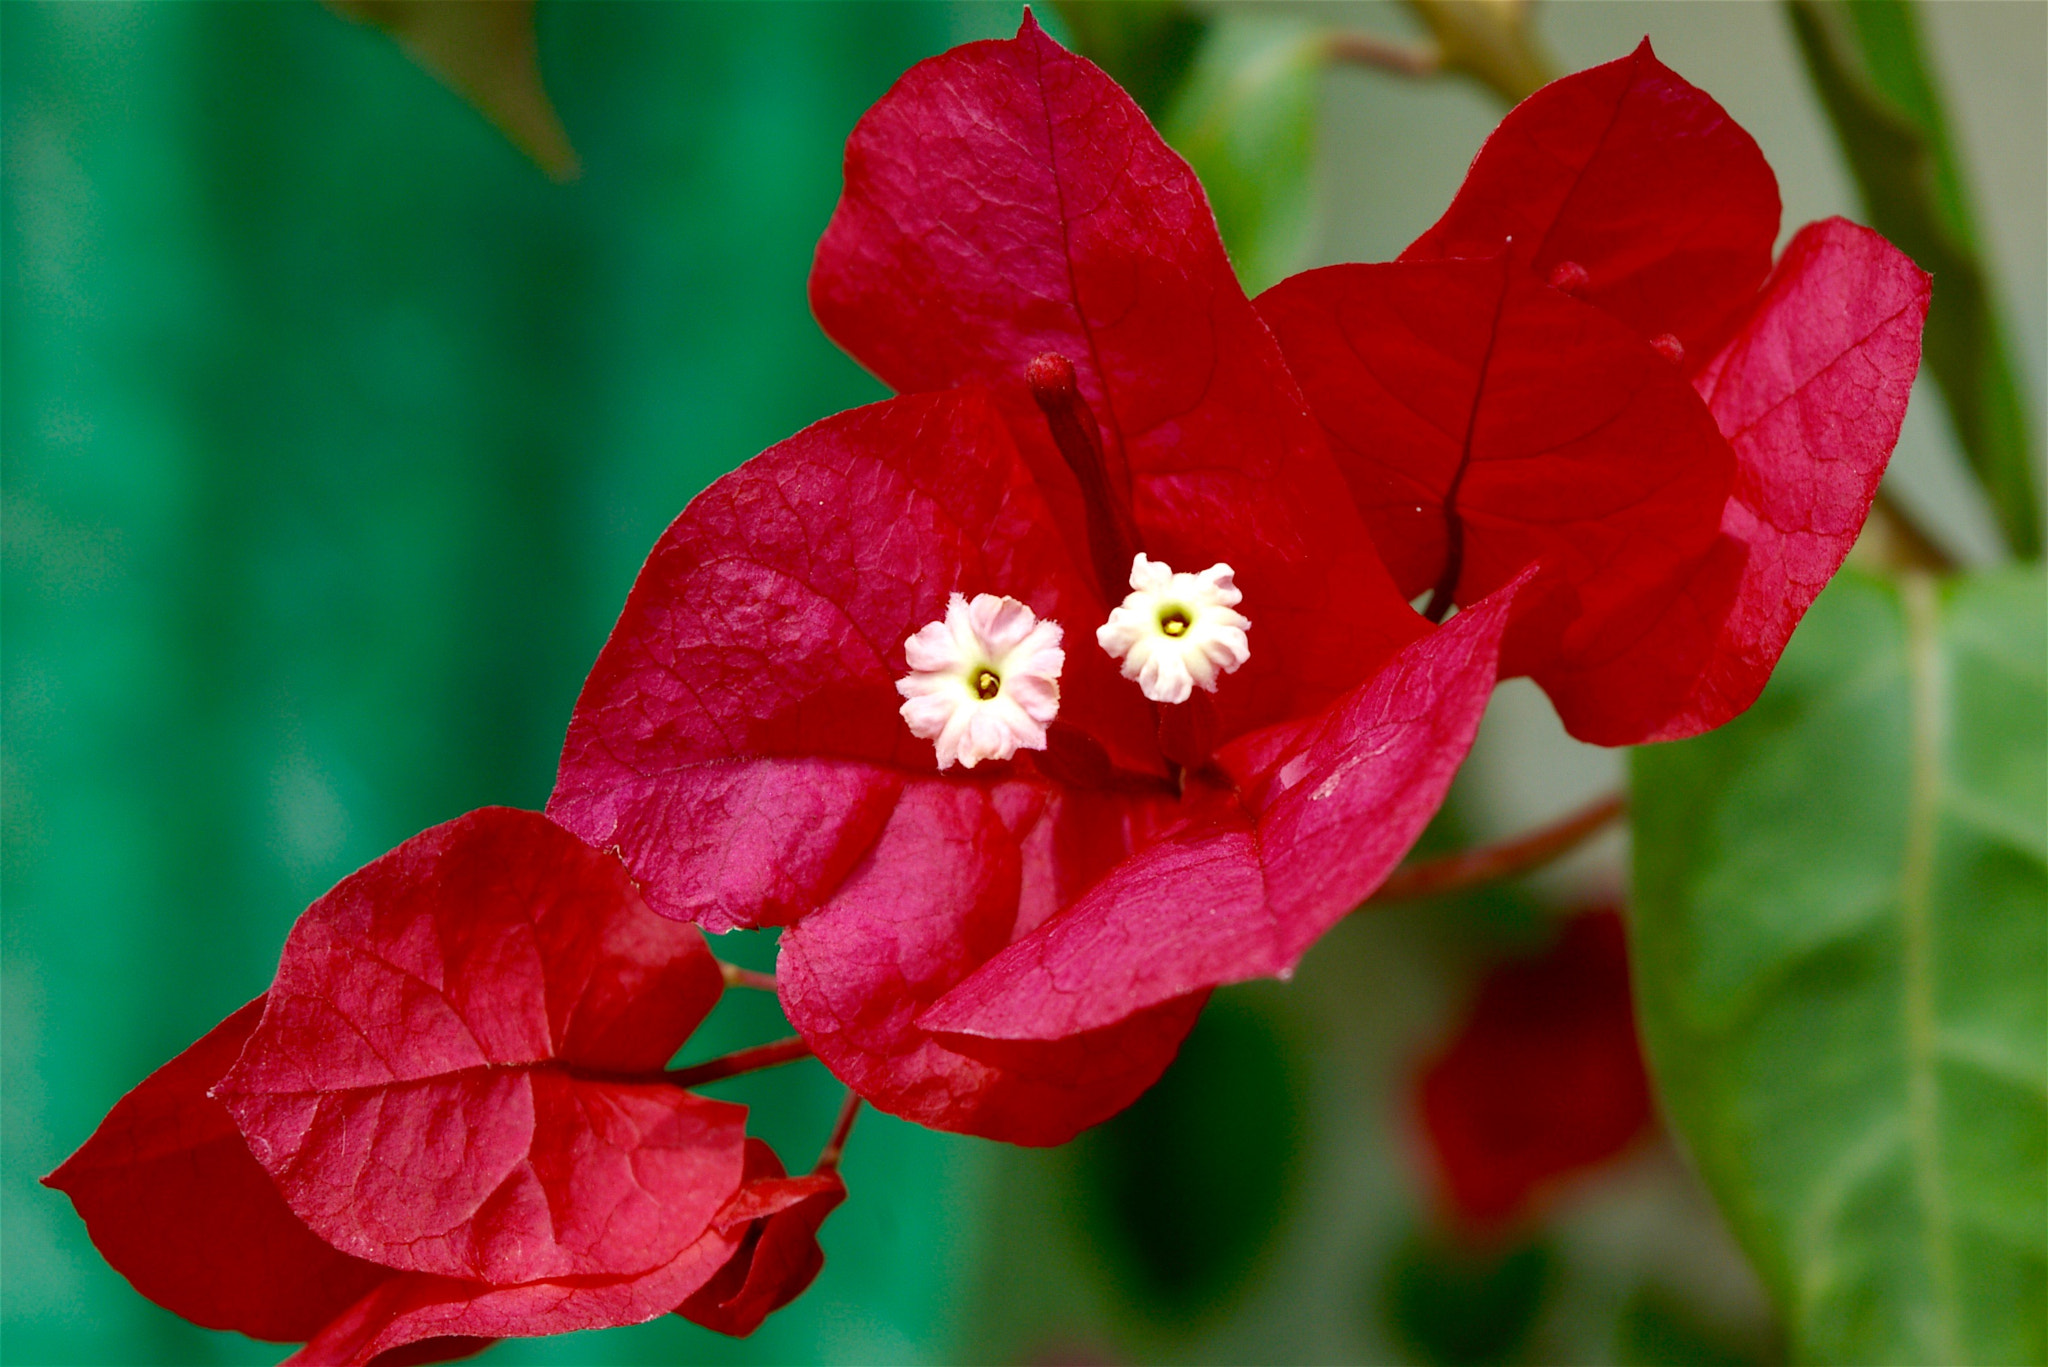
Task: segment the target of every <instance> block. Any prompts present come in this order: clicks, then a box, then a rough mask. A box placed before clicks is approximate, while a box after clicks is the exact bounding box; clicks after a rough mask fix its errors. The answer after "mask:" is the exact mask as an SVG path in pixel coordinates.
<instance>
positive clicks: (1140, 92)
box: [1055, 0, 1210, 120]
mask: <svg viewBox="0 0 2048 1367" xmlns="http://www.w3.org/2000/svg"><path fill="white" fill-rule="evenodd" d="M1055 12H1056V13H1057V14H1058V16H1059V18H1060V20H1061V22H1062V23H1063V24H1064V26H1065V28H1066V30H1067V32H1066V37H1067V39H1068V45H1069V46H1071V47H1072V48H1073V49H1074V50H1075V51H1076V52H1078V53H1080V54H1081V55H1082V56H1083V57H1086V58H1087V59H1088V60H1089V61H1091V62H1093V63H1095V64H1096V65H1097V66H1099V67H1101V68H1102V69H1103V70H1104V71H1107V72H1108V73H1109V74H1110V76H1111V77H1113V78H1114V79H1115V80H1116V83H1117V84H1118V85H1120V86H1122V87H1123V88H1124V89H1125V90H1126V91H1127V92H1129V94H1130V97H1131V98H1132V99H1134V100H1136V101H1137V102H1138V107H1139V108H1140V109H1142V110H1144V111H1145V113H1146V114H1148V115H1149V116H1151V117H1152V118H1153V119H1155V120H1156V119H1158V118H1159V117H1160V116H1161V115H1162V114H1164V113H1165V112H1166V106H1167V103H1168V102H1169V101H1170V100H1172V98H1173V97H1174V95H1175V93H1176V92H1178V91H1179V89H1180V87H1181V83H1182V82H1183V81H1184V80H1186V78H1187V74H1188V68H1189V67H1190V66H1191V65H1192V64H1193V62H1194V60H1195V51H1196V49H1197V48H1199V47H1200V46H1201V44H1202V38H1203V36H1204V35H1205V34H1206V33H1208V31H1209V26H1210V21H1209V18H1208V16H1207V15H1206V14H1204V13H1203V12H1202V11H1200V10H1197V9H1196V8H1195V7H1194V6H1192V5H1190V4H1188V3H1187V0H1056V3H1055Z"/></svg>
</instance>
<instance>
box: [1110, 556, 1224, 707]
mask: <svg viewBox="0 0 2048 1367" xmlns="http://www.w3.org/2000/svg"><path fill="white" fill-rule="evenodd" d="M1235 576H1236V571H1234V570H1233V569H1231V567H1230V566H1229V565H1226V564H1217V565H1211V566H1210V567H1209V568H1208V569H1206V570H1203V571H1202V572H1201V573H1200V574H1176V573H1174V572H1173V569H1172V567H1171V566H1169V565H1167V564H1166V563H1165V562H1163V561H1159V560H1151V559H1148V558H1147V557H1146V556H1145V555H1144V554H1143V552H1140V553H1139V555H1138V556H1137V558H1136V559H1135V560H1133V561H1132V562H1131V592H1130V593H1129V595H1127V596H1126V597H1125V598H1124V601H1123V602H1121V603H1119V604H1118V605H1117V606H1116V607H1114V608H1112V609H1111V610H1110V614H1109V620H1108V621H1107V622H1104V623H1103V624H1102V625H1101V626H1100V627H1098V628H1097V629H1096V632H1095V641H1096V644H1098V645H1100V646H1101V647H1102V649H1103V650H1104V651H1105V652H1106V653H1107V654H1108V655H1109V656H1110V658H1111V659H1115V660H1121V661H1122V662H1123V672H1124V677H1125V678H1127V679H1135V680H1137V682H1138V687H1139V689H1140V690H1141V691H1142V692H1143V693H1144V694H1145V696H1146V697H1147V698H1150V699H1151V700H1152V701H1153V702H1163V703H1178V702H1186V701H1187V700H1188V698H1189V697H1190V696H1192V695H1193V692H1194V690H1195V689H1196V688H1198V687H1199V688H1201V689H1203V690H1204V691H1206V692H1210V693H1214V692H1215V691H1216V685H1217V682H1218V680H1220V679H1221V678H1222V676H1223V675H1225V674H1230V673H1235V672H1236V671H1237V670H1238V669H1239V668H1241V667H1242V666H1243V664H1244V662H1245V661H1246V660H1249V659H1250V658H1251V642H1250V640H1249V639H1248V638H1247V637H1246V636H1245V631H1246V630H1247V629H1248V628H1249V627H1250V626H1251V623H1250V622H1249V621H1248V620H1246V618H1245V617H1244V615H1243V614H1242V613H1240V612H1238V611H1237V605H1238V604H1239V603H1240V602H1242V601H1243V600H1244V593H1243V591H1242V590H1241V589H1239V588H1238V587H1237V581H1236V577H1235ZM1169 624H1171V625H1173V626H1174V627H1176V628H1177V629H1178V630H1177V632H1176V631H1169V630H1168V626H1169Z"/></svg>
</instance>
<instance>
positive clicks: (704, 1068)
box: [662, 1035, 811, 1087]
mask: <svg viewBox="0 0 2048 1367" xmlns="http://www.w3.org/2000/svg"><path fill="white" fill-rule="evenodd" d="M810 1056H811V1046H810V1045H808V1044H806V1043H804V1038H803V1036H802V1035H791V1036H790V1037H789V1038H788V1039H779V1040H775V1041H773V1042H772V1043H769V1044H757V1045H755V1046H754V1047H753V1048H751V1049H741V1050H739V1051H738V1052H736V1053H731V1054H724V1055H721V1056H720V1057H718V1058H715V1059H711V1060H709V1061H707V1062H704V1063H694V1064H691V1065H690V1066H689V1067H688V1068H671V1069H669V1070H668V1071H667V1072H666V1073H663V1074H662V1079H663V1080H664V1081H666V1082H671V1083H674V1084H675V1085H676V1086H678V1087H697V1086H701V1085H702V1084H704V1083H706V1082H716V1081H718V1080H719V1079H720V1078H728V1077H738V1076H739V1075H740V1074H741V1073H754V1072H759V1071H760V1070H761V1069H763V1068H773V1067H775V1066H776V1065H777V1064H782V1063H794V1062H796V1061H797V1060H798V1059H800V1058H809V1057H810Z"/></svg>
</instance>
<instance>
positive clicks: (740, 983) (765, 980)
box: [718, 959, 775, 992]
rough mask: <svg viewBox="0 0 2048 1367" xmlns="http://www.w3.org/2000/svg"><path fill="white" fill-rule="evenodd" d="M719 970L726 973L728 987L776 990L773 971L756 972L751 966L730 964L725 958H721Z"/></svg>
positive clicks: (760, 990)
mask: <svg viewBox="0 0 2048 1367" xmlns="http://www.w3.org/2000/svg"><path fill="white" fill-rule="evenodd" d="M718 971H719V972H720V973H722V974H724V975H725V985H726V986H727V987H751V988H753V989H754V990H755V991H757V992H773V991H774V990H775V975H774V974H773V973H756V972H755V971H754V970H753V969H751V968H741V967H740V966H739V965H738V964H729V963H726V962H725V961H724V960H723V959H721V960H719V963H718Z"/></svg>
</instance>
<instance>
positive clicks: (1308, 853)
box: [919, 577, 1526, 1043]
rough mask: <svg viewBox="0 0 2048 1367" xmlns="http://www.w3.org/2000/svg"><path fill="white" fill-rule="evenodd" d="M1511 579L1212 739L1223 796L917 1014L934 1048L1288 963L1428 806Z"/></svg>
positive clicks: (1113, 1013) (1112, 1018)
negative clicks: (1331, 701) (1409, 641)
mask: <svg viewBox="0 0 2048 1367" xmlns="http://www.w3.org/2000/svg"><path fill="white" fill-rule="evenodd" d="M1525 578H1526V577H1525ZM1522 582H1523V581H1517V583H1516V584H1514V585H1511V586H1510V587H1509V588H1508V589H1507V590H1506V591H1505V592H1503V593H1502V594H1501V595H1499V596H1498V597H1496V598H1494V599H1491V600H1489V601H1487V602H1485V603H1483V604H1481V605H1480V606H1479V607H1477V608H1474V609H1473V610H1471V611H1470V612H1464V613H1460V614H1459V615H1458V616H1457V617H1455V618H1453V619H1452V621H1451V622H1450V623H1449V624H1447V625H1446V626H1445V627H1444V628H1443V629H1442V630H1440V631H1438V632H1436V633H1435V634H1434V635H1432V636H1429V637H1428V638H1426V639H1424V640H1421V641H1418V642H1416V643H1415V644H1413V645H1411V646H1408V647H1407V648H1406V649H1405V650H1403V651H1402V652H1401V654H1400V655H1398V656H1397V657H1396V658H1395V660H1394V662H1393V663H1392V664H1391V665H1390V666H1388V667H1387V668H1386V669H1385V670H1383V671H1381V672H1380V673H1379V674H1378V675H1376V676H1375V677H1374V678H1373V679H1372V680H1371V681H1369V682H1368V683H1366V684H1364V685H1361V686H1360V687H1359V688H1358V689H1357V690H1356V691H1354V692H1353V693H1352V694H1351V695H1350V696H1349V697H1347V698H1345V699H1344V700H1342V701H1341V702H1339V703H1338V704H1337V705H1336V706H1334V707H1332V708H1331V709H1329V711H1328V712H1327V713H1325V714H1323V715H1321V716H1318V717H1315V718H1312V719H1308V720H1306V721H1304V722H1300V723H1294V724H1290V725H1287V726H1283V727H1276V728H1273V729H1272V730H1271V731H1268V732H1262V733H1259V734H1256V735H1254V736H1251V737H1247V738H1246V739H1245V740H1244V741H1242V742H1240V743H1239V744H1238V745H1237V746H1235V747H1233V748H1232V749H1230V750H1226V751H1225V752H1224V754H1223V756H1222V761H1223V764H1224V767H1225V768H1226V769H1227V770H1228V771H1229V772H1230V773H1231V774H1232V776H1233V777H1235V778H1237V780H1238V795H1237V796H1235V797H1233V798H1232V799H1230V800H1228V801H1219V802H1218V803H1216V804H1214V806H1213V807H1212V808H1211V810H1210V811H1209V812H1208V813H1206V814H1205V815H1204V817H1203V818H1201V819H1199V820H1197V821H1191V822H1190V823H1189V825H1188V827H1187V829H1186V830H1185V831H1183V832H1181V833H1179V834H1176V835H1173V836H1170V837H1169V838H1167V839H1164V840H1161V841H1160V842H1158V843H1157V844H1154V845H1152V846H1150V847H1149V848H1147V849H1146V850H1144V851H1143V852H1142V853H1140V854H1138V855H1137V856H1136V857H1134V858H1132V859H1130V860H1127V861H1125V862H1124V863H1123V864H1121V865H1120V866H1118V868H1117V869H1116V870H1115V871H1114V872H1113V873H1111V874H1110V875H1109V876H1108V877H1107V878H1105V879H1103V880H1102V881H1101V882H1099V883H1097V884H1096V885H1095V886H1094V887H1093V888H1091V889H1090V890H1089V891H1088V892H1087V894H1086V895H1084V896H1083V897H1082V898H1080V899H1079V900H1078V901H1076V902H1075V903H1074V904H1073V905H1072V906H1070V907H1069V908H1068V909H1067V910H1065V911H1064V912H1062V913H1061V914H1060V915H1059V916H1057V917H1055V918H1054V919H1053V920H1052V921H1051V922H1049V923H1048V924H1047V925H1046V926H1045V927H1044V928H1043V929H1042V930H1040V931H1039V932H1038V933H1037V934H1035V935H1033V936H1031V937H1029V938H1027V939H1025V940H1023V941H1020V942H1019V943H1018V944H1016V945H1014V946H1012V947H1011V948H1009V949H1007V950H1005V951H1004V952H1003V953H1002V954H1000V955H997V956H996V957H995V958H993V959H992V960H990V961H989V962H988V963H987V964H986V965H985V966H984V967H982V968H981V969H980V970H979V971H977V972H976V973H975V974H974V976H973V977H971V978H969V979H967V980H966V981H965V982H963V983H961V984H960V985H959V986H958V987H956V988H954V989H953V990H952V991H950V992H949V993H947V995H946V996H945V998H944V999H943V1000H941V1001H940V1002H939V1003H938V1004H937V1005H935V1006H933V1007H932V1008H931V1009H929V1010H927V1011H926V1012H925V1013H924V1014H923V1016H922V1017H920V1021H919V1023H920V1024H921V1025H923V1026H924V1027H925V1028H926V1029H928V1030H934V1031H940V1032H944V1037H945V1038H946V1039H947V1041H948V1043H954V1042H955V1041H954V1039H953V1037H954V1036H966V1037H975V1036H980V1037H988V1038H993V1039H1013V1040H1053V1039H1061V1038H1065V1037H1069V1036H1075V1035H1077V1034H1079V1033H1080V1032H1083V1031H1091V1030H1100V1029H1103V1028H1104V1027H1105V1026H1108V1025H1110V1024H1112V1023H1114V1022H1116V1021H1119V1020H1123V1019H1125V1018H1127V1017H1128V1018H1131V1019H1141V1018H1142V1017H1136V1016H1133V1015H1132V1013H1133V1012H1139V1011H1143V1010H1144V1009H1146V1008H1153V1009H1157V1008H1158V1007H1159V1006H1160V1004H1162V1003H1166V1002H1171V1001H1174V1000H1177V999H1184V998H1185V997H1186V996H1187V995H1188V994H1189V993H1192V992H1195V991H1197V990H1200V989H1204V988H1208V987H1212V986H1217V985H1220V984H1223V983H1231V982H1242V981H1245V980H1247V979H1250V978H1259V977H1270V976H1273V975H1275V974H1284V973H1287V972H1290V971H1291V970H1292V969H1293V967H1294V965H1295V963H1296V962H1297V961H1298V960H1299V959H1300V958H1301V956H1302V954H1303V953H1304V952H1305V951H1306V950H1307V949H1308V947H1309V946H1310V945H1311V944H1313V943H1315V941H1316V940H1317V939H1318V938H1320V937H1321V936H1322V935H1323V933H1324V932H1325V931H1327V930H1328V929H1329V928H1330V927H1331V926H1332V925H1334V924H1335V923H1336V922H1337V921H1338V920H1339V919H1340V918H1342V917H1343V916H1344V915H1345V914H1346V913H1348V912H1350V911H1351V910H1352V909H1353V908H1354V907H1356V906H1357V905H1358V904H1359V903H1360V902H1361V901H1363V900H1364V899H1365V897H1366V896H1367V895H1369V894H1370V893H1371V892H1372V891H1373V889H1375V888H1377V887H1378V886H1379V885H1380V883H1381V882H1383V881H1384V880H1385V878H1386V876H1387V875H1388V874H1389V873H1391V872H1392V871H1393V869H1394V866H1395V865H1396V864H1398V863H1399V862H1400V860H1401V856H1402V855H1404V854H1405V853H1407V851H1408V848H1409V846H1410V845H1412V844H1413V843H1414V842H1415V840H1416V838H1417V837H1419V836H1420V835H1421V833H1422V829H1423V827H1424V826H1426V825H1427V824H1428V822H1429V819H1430V817H1431V816H1433V815H1434V814H1435V812H1436V809H1437V807H1438V806H1439V805H1441V803H1442V801H1443V796H1444V793H1445V791H1446V790H1447V789H1448V787H1449V786H1450V781H1451V778H1452V776H1453V775H1454V774H1455V773H1456V771H1457V767H1458V763H1459V761H1460V760H1461V759H1462V758H1463V757H1464V754H1465V752H1466V750H1467V749H1468V748H1469V747H1470V746H1471V743H1472V737H1473V735H1474V733H1475V732H1477V730H1478V728H1479V718H1480V715H1481V714H1482V713H1483V712H1484V711H1485V710H1486V700H1487V698H1488V696H1489V695H1490V694H1491V693H1492V691H1493V685H1494V675H1495V660H1496V658H1497V656H1498V653H1499V649H1500V640H1501V634H1502V632H1503V630H1504V629H1505V627H1506V624H1507V619H1508V612H1509V608H1510V605H1511V603H1512V601H1513V595H1514V592H1515V591H1516V590H1517V589H1519V588H1520V587H1521V586H1522Z"/></svg>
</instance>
